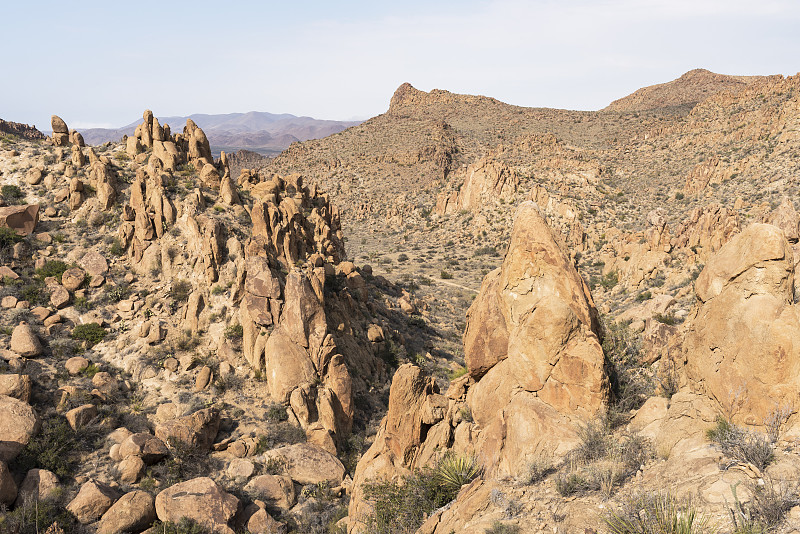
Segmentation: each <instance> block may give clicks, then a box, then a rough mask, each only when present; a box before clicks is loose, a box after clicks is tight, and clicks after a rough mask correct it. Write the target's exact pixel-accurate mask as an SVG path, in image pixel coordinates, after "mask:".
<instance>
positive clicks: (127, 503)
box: [97, 490, 156, 534]
mask: <svg viewBox="0 0 800 534" xmlns="http://www.w3.org/2000/svg"><path fill="white" fill-rule="evenodd" d="M155 520H156V509H155V506H154V505H153V497H152V496H151V495H150V494H149V493H147V492H146V491H142V490H134V491H131V492H130V493H126V494H125V495H123V496H122V497H120V499H119V500H118V501H117V502H115V503H114V504H113V505H112V506H111V508H109V509H108V511H107V512H106V513H104V514H103V517H102V518H101V519H100V522H99V523H98V524H97V533H98V534H117V533H119V532H141V531H143V530H144V529H146V528H147V527H149V526H150V525H151V524H152V523H153V521H155Z"/></svg>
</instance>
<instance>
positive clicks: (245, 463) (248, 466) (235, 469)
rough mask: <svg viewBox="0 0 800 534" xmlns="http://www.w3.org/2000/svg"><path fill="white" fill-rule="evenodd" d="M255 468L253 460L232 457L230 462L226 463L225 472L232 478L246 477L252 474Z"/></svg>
mask: <svg viewBox="0 0 800 534" xmlns="http://www.w3.org/2000/svg"><path fill="white" fill-rule="evenodd" d="M255 469H256V466H255V464H253V462H251V461H250V460H244V459H241V458H234V459H233V460H231V463H230V464H228V469H227V473H228V476H229V477H230V478H232V479H234V480H237V479H242V478H244V479H247V478H250V477H251V476H253V473H254V472H255Z"/></svg>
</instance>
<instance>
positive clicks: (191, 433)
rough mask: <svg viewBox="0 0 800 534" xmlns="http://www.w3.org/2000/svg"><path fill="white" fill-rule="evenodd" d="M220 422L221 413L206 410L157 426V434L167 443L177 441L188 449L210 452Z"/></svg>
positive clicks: (212, 409) (209, 409) (211, 409)
mask: <svg viewBox="0 0 800 534" xmlns="http://www.w3.org/2000/svg"><path fill="white" fill-rule="evenodd" d="M219 422H220V416H219V411H217V410H215V409H214V408H205V409H203V410H198V411H196V412H195V413H193V414H191V415H186V416H184V417H179V418H177V419H173V420H171V421H166V422H164V423H161V424H159V425H157V426H156V430H155V433H156V436H157V437H158V438H160V439H161V440H163V441H164V442H166V443H171V442H176V441H177V442H180V443H183V444H184V445H186V446H188V447H192V448H198V449H202V450H209V449H210V448H211V445H212V444H213V443H214V440H215V439H216V437H217V432H219Z"/></svg>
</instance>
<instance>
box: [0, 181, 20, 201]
mask: <svg viewBox="0 0 800 534" xmlns="http://www.w3.org/2000/svg"><path fill="white" fill-rule="evenodd" d="M0 194H2V195H3V199H4V200H5V201H6V204H24V203H25V193H23V192H22V189H20V188H19V186H18V185H12V184H7V185H4V186H3V187H2V188H0Z"/></svg>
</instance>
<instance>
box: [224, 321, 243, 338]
mask: <svg viewBox="0 0 800 534" xmlns="http://www.w3.org/2000/svg"><path fill="white" fill-rule="evenodd" d="M243 335H244V328H243V327H242V325H240V324H233V325H231V326H229V327H228V328H226V329H225V337H226V338H228V339H242V336H243Z"/></svg>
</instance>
